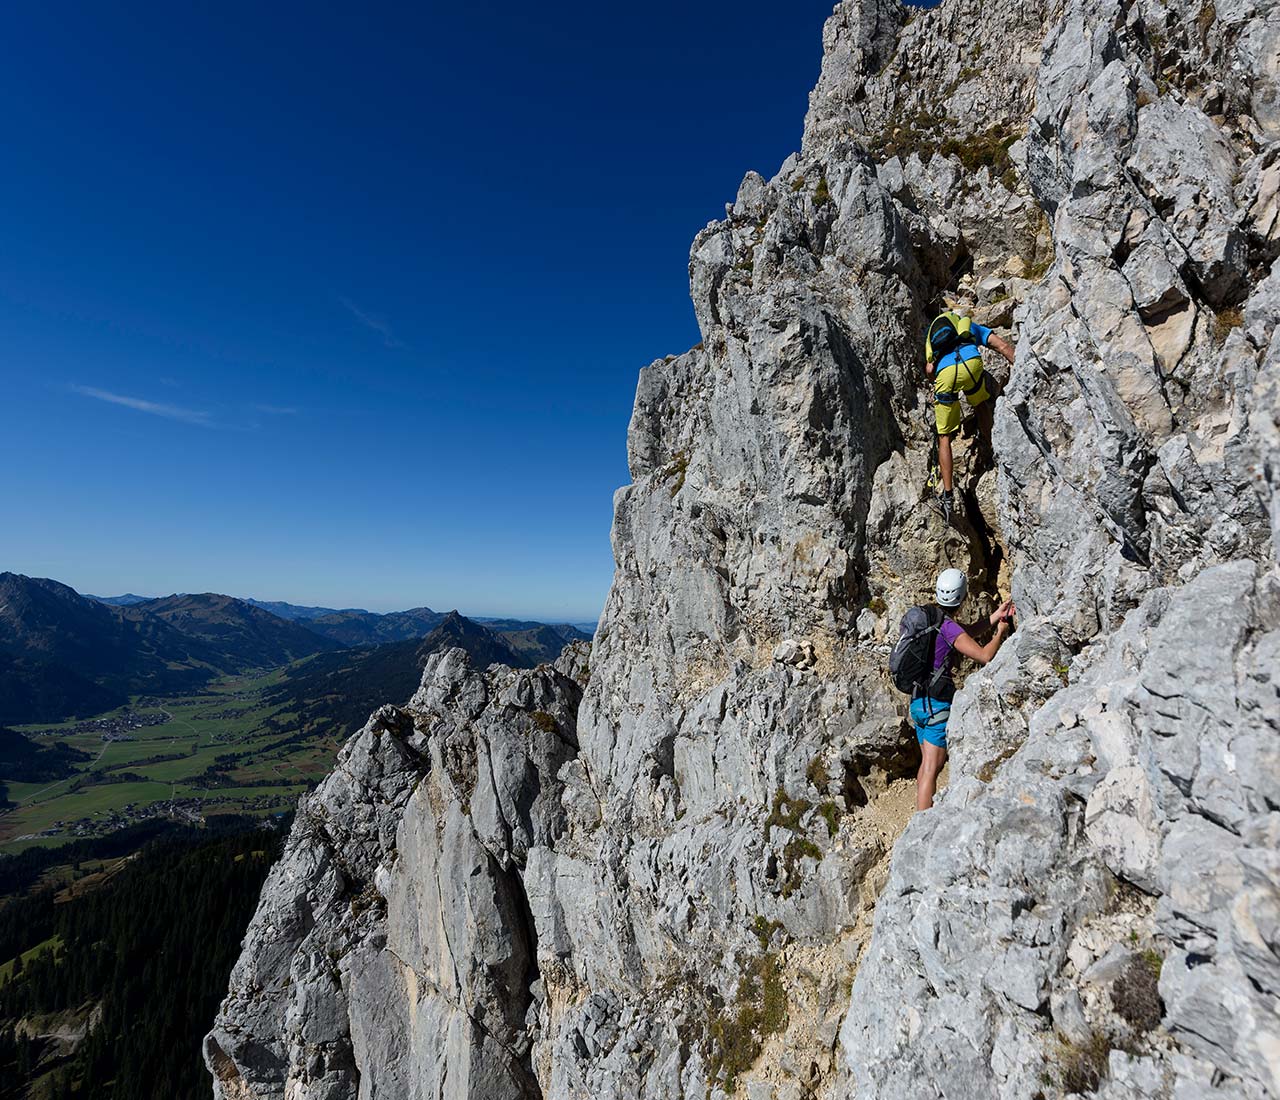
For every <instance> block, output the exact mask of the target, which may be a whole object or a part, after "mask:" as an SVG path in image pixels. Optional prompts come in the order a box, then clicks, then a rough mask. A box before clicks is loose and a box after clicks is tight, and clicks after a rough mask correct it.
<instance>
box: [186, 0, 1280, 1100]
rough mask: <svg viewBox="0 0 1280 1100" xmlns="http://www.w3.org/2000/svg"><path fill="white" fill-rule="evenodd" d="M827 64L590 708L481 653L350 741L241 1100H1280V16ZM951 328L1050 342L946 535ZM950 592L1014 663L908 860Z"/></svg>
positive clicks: (1023, 24)
mask: <svg viewBox="0 0 1280 1100" xmlns="http://www.w3.org/2000/svg"><path fill="white" fill-rule="evenodd" d="M824 46H825V56H824V63H823V69H822V73H821V77H820V79H819V82H818V86H817V88H816V90H815V91H814V93H813V96H812V98H811V103H810V112H809V116H808V119H807V121H806V126H805V137H804V144H803V148H802V150H801V151H800V152H799V153H798V154H796V155H794V156H792V157H790V158H789V159H788V160H787V161H786V163H785V164H783V166H782V168H781V169H780V170H779V172H778V173H777V174H776V175H775V176H774V177H773V178H772V179H771V180H765V179H764V178H763V177H761V176H759V175H756V174H754V173H751V174H748V176H747V177H746V179H745V180H744V181H743V184H742V187H741V188H740V190H739V193H738V196H737V199H736V201H735V202H734V203H732V204H731V205H730V206H729V207H728V208H727V210H726V216H725V219H724V220H723V221H720V222H716V223H713V224H711V225H709V226H708V227H707V228H706V229H705V230H704V231H703V232H702V233H700V234H699V235H698V237H697V239H696V240H695V242H694V245H693V249H692V253H691V259H690V283H691V289H692V295H693V299H694V304H695V307H696V310H697V314H698V318H699V321H700V324H701V328H702V334H703V342H702V344H701V345H699V347H697V348H695V349H694V350H692V351H690V352H688V353H686V354H685V355H682V356H678V357H672V358H669V359H667V360H662V361H659V362H656V363H654V364H652V365H651V366H649V367H647V368H645V369H644V370H643V371H642V372H641V376H640V383H639V387H638V391H637V395H636V404H635V412H634V414H633V417H632V422H631V426H630V429H629V433H628V453H629V456H630V466H631V475H632V484H631V485H629V486H628V487H626V488H624V489H622V490H620V491H619V493H618V495H617V497H616V500H615V520H614V531H613V545H614V553H615V558H616V563H617V571H616V575H615V580H614V585H613V588H612V591H611V593H610V596H609V599H608V603H607V606H606V608H605V613H604V616H603V618H602V620H601V624H600V628H599V631H598V633H597V635H596V638H595V641H594V644H593V646H592V648H591V652H590V667H589V668H588V667H587V659H586V654H585V651H584V650H572V649H571V650H569V651H567V652H566V654H565V656H564V657H562V658H561V660H560V661H559V662H557V665H556V666H554V667H552V666H543V667H541V668H539V669H536V670H532V671H519V672H517V671H512V670H510V669H505V668H502V667H501V666H492V667H490V668H489V669H488V670H485V671H481V670H478V669H475V668H472V667H471V665H470V664H469V662H468V661H467V659H466V658H465V656H464V655H463V654H462V653H461V652H460V651H456V650H455V651H450V652H448V653H444V654H440V655H437V656H435V657H433V658H432V659H431V660H430V662H429V663H428V665H427V668H426V670H425V673H424V676H423V680H422V686H421V688H420V690H419V691H418V693H417V694H416V695H415V696H414V698H413V699H412V700H411V701H410V702H409V704H408V705H407V706H406V707H404V708H396V707H384V708H382V709H381V710H379V711H378V712H377V713H376V714H375V715H374V717H373V718H372V719H371V720H370V723H369V725H367V726H366V727H365V729H364V730H362V731H361V732H360V733H359V734H358V735H356V737H355V738H353V740H352V741H351V742H350V744H349V745H348V747H347V748H346V749H345V750H344V752H343V754H342V757H341V759H340V761H339V764H338V767H337V770H336V771H335V772H334V774H333V775H332V776H331V777H330V778H329V779H328V780H327V781H326V782H325V783H324V784H322V786H321V787H320V788H318V789H317V791H316V792H315V793H314V794H313V795H311V796H310V797H309V798H308V799H307V801H306V802H305V804H304V805H303V806H302V808H301V809H300V812H299V815H298V820H297V823H296V824H295V827H294V833H293V835H292V836H291V838H290V842H289V845H288V848H287V850H286V852H285V855H284V857H283V858H282V860H281V862H280V864H279V865H278V866H277V867H276V869H275V871H274V872H273V874H272V876H271V878H270V880H269V881H268V883H267V886H266V887H265V888H264V891H263V897H262V902H261V904H260V908H259V911H258V914H257V915H256V917H255V918H254V922H253V924H252V926H251V927H250V929H249V933H248V935H247V938H246V941H245V948H244V953H243V955H242V958H241V960H240V962H239V964H238V965H237V968H236V970H235V972H234V973H233V975H232V978H231V989H230V993H229V995H228V998H227V1000H226V1002H225V1003H224V1005H223V1007H222V1010H221V1012H220V1014H219V1018H218V1021H217V1023H216V1025H215V1027H214V1030H213V1031H212V1032H211V1033H210V1035H209V1037H208V1038H207V1039H206V1046H205V1050H206V1060H207V1062H208V1064H209V1066H210V1069H211V1071H212V1072H213V1074H214V1078H215V1093H216V1094H217V1095H218V1096H220V1097H226V1098H229V1100H230V1098H262V1100H265V1098H273V1100H274V1098H281V1100H284V1098H288V1100H317V1098H325V1100H329V1098H333V1100H336V1098H339V1097H341V1098H348V1097H362V1098H364V1097H370V1098H371V1097H380V1096H381V1097H412V1098H419V1097H421V1098H427V1097H430V1098H441V1100H444V1098H448V1100H463V1098H474V1100H480V1098H507V1097H512V1098H516V1097H520V1098H524V1097H554V1098H556V1100H561V1098H579V1097H581V1098H588V1097H590V1098H592V1100H624V1098H626V1100H641V1098H648V1100H658V1098H664V1100H665V1098H668V1097H685V1098H689V1100H693V1098H698V1100H701V1098H709V1097H726V1096H731V1095H744V1096H748V1097H750V1098H751V1100H764V1098H771V1097H772V1098H776V1100H801V1098H807V1097H815V1096H816V1097H843V1096H854V1095H856V1096H857V1097H859V1098H866V1097H881V1098H884V1100H890V1098H892V1100H898V1098H914V1097H921V1098H943V1097H946V1098H955V1097H969V1096H972V1097H987V1096H991V1097H1002V1098H1003V1097H1008V1098H1014V1097H1017V1098H1020V1100H1025V1098H1029V1097H1036V1096H1040V1097H1042V1098H1044V1100H1050V1098H1052V1097H1058V1096H1064V1095H1067V1094H1071V1093H1079V1092H1085V1091H1097V1092H1099V1093H1100V1094H1101V1095H1105V1096H1109V1097H1176V1098H1178V1100H1193V1098H1195V1097H1199V1096H1205V1097H1208V1096H1214V1097H1240V1098H1250V1100H1252V1098H1260V1097H1265V1096H1275V1095H1280V1016H1277V1013H1276V1011H1275V1004H1276V1003H1277V1002H1276V998H1277V995H1278V994H1280V856H1277V851H1280V683H1278V681H1277V677H1278V676H1280V673H1278V672H1277V670H1278V669H1280V574H1278V573H1277V566H1276V558H1275V545H1276V541H1275V540H1276V536H1277V534H1278V533H1280V460H1278V459H1277V455H1278V454H1280V381H1278V380H1277V363H1278V361H1280V330H1278V328H1277V321H1278V320H1280V266H1275V265H1276V260H1277V256H1278V255H1280V159H1278V158H1280V12H1278V11H1277V9H1275V8H1274V7H1264V6H1263V5H1261V4H1256V3H1254V2H1253V0H1229V2H1223V3H1221V4H1218V5H1216V6H1215V5H1214V4H1208V3H1205V4H1204V5H1203V6H1199V5H1197V4H1188V3H1184V2H1182V0H1173V2H1170V3H1160V2H1158V0H1130V2H1128V3H1121V2H1119V0H1064V2H1056V0H1055V2H1043V3H1039V4H1037V3H1031V4H1021V5H1014V4H1010V3H1007V2H1005V0H996V2H993V3H978V2H977V0H946V2H945V3H944V4H943V5H942V6H941V7H940V8H938V9H936V10H932V11H915V10H910V9H904V8H902V7H900V6H899V5H898V4H897V3H896V0H846V2H845V3H842V4H840V5H839V6H837V8H836V9H835V12H834V14H833V15H832V17H831V19H830V20H829V21H828V23H827V27H826V30H825V33H824ZM979 46H981V49H979V48H978V47H979ZM922 74H928V78H927V79H924V78H922ZM944 303H952V304H957V305H959V306H961V307H962V308H964V309H966V310H970V311H972V312H973V313H974V315H975V316H977V317H978V318H979V319H980V320H983V319H985V320H986V321H988V322H989V323H991V324H992V325H994V326H996V327H997V328H1000V329H1001V330H1002V331H1004V332H1005V333H1006V334H1007V335H1008V336H1009V337H1010V338H1011V339H1014V340H1016V343H1017V356H1016V361H1015V363H1014V365H1013V366H1012V368H1011V369H1010V368H1007V367H1006V368H1004V369H1003V370H1002V369H999V368H998V367H997V366H996V365H995V364H994V363H992V362H991V361H990V359H988V365H989V367H990V368H991V374H992V375H993V377H995V378H996V379H997V381H998V382H999V383H1001V386H1002V395H1001V397H1000V399H999V401H998V403H997V404H996V409H995V427H994V431H993V433H992V443H993V447H991V448H987V447H985V446H984V445H983V444H982V442H981V441H980V440H979V439H977V438H976V437H975V438H974V439H973V440H972V441H970V440H968V439H966V438H961V439H960V440H957V443H956V470H957V475H956V476H957V490H958V492H957V497H958V505H959V512H958V516H957V518H956V520H955V522H954V525H953V526H951V527H946V526H944V525H943V524H942V522H941V520H940V519H939V518H938V516H937V515H936V514H935V513H934V512H933V511H932V509H931V508H930V501H931V490H930V489H929V488H928V485H927V479H928V475H929V467H930V444H931V441H932V426H931V425H932V409H931V407H930V404H929V401H928V397H927V390H926V388H925V386H924V378H923V372H922V347H921V343H922V341H921V334H922V332H923V330H924V327H925V325H926V324H927V321H928V319H929V318H930V317H931V316H932V315H933V314H934V313H935V312H936V311H937V310H938V309H939V308H941V306H942V305H943V304H944ZM966 434H967V433H966ZM953 565H954V566H959V567H961V568H963V569H965V570H966V571H967V572H968V573H969V574H970V578H971V583H972V586H973V592H974V597H973V599H972V601H971V602H972V604H974V605H975V606H974V607H973V608H972V610H973V613H974V617H975V618H976V617H977V616H978V614H979V613H980V612H983V611H986V610H989V609H990V607H991V606H992V601H993V600H994V599H995V597H996V595H997V593H998V592H1008V591H1010V590H1011V591H1012V594H1013V595H1014V597H1015V599H1016V600H1017V601H1018V604H1019V607H1020V610H1021V612H1022V621H1021V623H1020V626H1019V629H1018V631H1017V633H1016V634H1015V635H1014V636H1013V637H1012V639H1011V641H1010V642H1009V643H1007V644H1006V645H1005V646H1004V648H1003V649H1002V651H1001V652H1000V654H999V655H998V657H997V659H996V660H995V661H994V662H993V663H992V664H991V665H990V666H989V667H988V668H987V669H985V670H982V671H978V672H974V673H972V674H971V675H970V676H969V677H968V678H967V680H966V681H965V683H964V685H963V687H962V690H961V692H960V693H959V695H958V696H957V700H956V703H955V707H954V710H953V717H952V722H951V743H952V750H953V757H952V761H951V771H950V780H949V785H948V787H947V789H946V790H945V791H944V792H943V793H942V795H941V796H940V798H939V800H938V804H937V806H936V807H935V808H934V809H933V810H931V811H929V812H927V813H923V814H919V815H916V816H915V817H911V816H910V810H911V808H912V806H913V804H914V803H913V792H912V782H911V776H912V773H913V772H914V768H915V766H916V762H917V760H918V757H917V754H916V747H915V744H914V738H913V737H912V735H911V733H910V730H909V728H908V726H907V725H906V724H905V722H904V720H903V711H904V706H903V703H904V700H903V698H902V697H901V696H900V695H898V694H896V693H895V692H894V691H893V689H892V687H891V685H889V683H888V681H887V678H886V677H885V675H884V674H883V672H882V668H883V665H884V661H885V655H886V653H887V651H888V647H889V644H890V642H891V640H892V636H893V629H894V625H895V624H896V622H897V619H898V617H899V615H900V614H901V612H902V611H903V610H905V609H906V608H907V607H909V606H911V605H912V604H914V603H917V602H920V601H921V600H922V599H925V598H927V594H928V592H929V590H930V589H931V586H932V580H933V576H934V574H935V573H936V571H937V570H938V569H939V568H942V567H945V566H953ZM909 818H910V824H909V825H907V821H908V819H909ZM904 825H905V826H906V828H905V831H903V828H904Z"/></svg>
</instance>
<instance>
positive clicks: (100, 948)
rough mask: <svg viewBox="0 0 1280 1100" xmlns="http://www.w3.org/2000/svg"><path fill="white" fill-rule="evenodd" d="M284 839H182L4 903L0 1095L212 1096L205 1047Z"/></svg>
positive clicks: (241, 833)
mask: <svg viewBox="0 0 1280 1100" xmlns="http://www.w3.org/2000/svg"><path fill="white" fill-rule="evenodd" d="M286 831H287V830H286V829H285V828H282V827H280V826H279V825H276V826H275V827H271V828H263V827H261V826H260V825H258V824H257V823H251V822H249V821H247V820H244V821H242V822H240V823H238V825H237V826H235V827H233V828H232V829H231V830H230V831H224V830H220V831H219V832H218V833H215V834H214V835H210V834H209V832H208V831H207V830H194V829H191V830H184V831H183V832H182V833H180V834H176V835H169V836H164V837H162V838H160V839H157V840H155V841H153V842H151V843H150V844H149V845H147V846H146V847H145V848H143V849H142V850H141V851H140V852H139V853H138V854H137V855H136V856H134V857H132V858H129V859H128V860H126V861H125V862H124V863H123V864H122V865H121V866H120V867H119V868H118V869H117V871H116V873H114V874H112V875H111V877H110V878H109V879H107V880H106V881H103V882H102V883H101V884H99V885H96V886H95V885H90V886H88V887H86V888H81V887H80V884H78V883H73V884H72V885H71V887H62V888H61V889H60V888H59V887H58V886H53V885H51V886H47V887H44V888H41V889H38V890H35V891H34V892H29V893H26V894H25V895H23V896H19V897H12V898H9V899H8V900H6V901H4V902H2V903H0V963H3V964H4V965H3V966H2V967H0V1097H3V1098H5V1100H8V1098H10V1097H12V1098H14V1100H16V1098H18V1097H29V1098H30V1100H67V1098H71V1097H75V1098H80V1100H87V1098H89V1097H93V1098H94V1100H154V1098H155V1097H160V1096H163V1097H166V1098H172V1100H188V1098H190V1100H195V1098H197V1097H198V1098H201V1100H203V1098H204V1097H207V1096H208V1094H209V1089H210V1084H209V1078H208V1074H207V1072H206V1070H205V1068H204V1065H203V1063H202V1061H201V1057H200V1040H201V1037H202V1035H203V1034H204V1031H205V1030H206V1028H207V1026H208V1022H209V1021H210V1020H211V1019H212V1018H213V1016H214V1013H215V1012H216V1010H217V1006H218V1002H219V1001H220V1000H221V998H222V996H223V995H224V993H225V992H226V986H227V975H228V974H229V973H230V970H231V967H232V964H233V963H234V961H235V958H236V954H237V952H238V949H239V945H240V940H241V937H242V936H243V935H244V930H245V927H246V925H247V924H248V922H249V917H250V916H251V915H252V913H253V910H254V906H255V905H256V904H257V899H258V893H259V891H260V889H261V887H262V882H263V880H264V878H265V877H266V874H267V871H268V869H269V868H270V867H271V864H272V863H273V862H274V860H275V859H276V857H277V855H278V854H279V849H280V845H281V843H282V842H283V838H284V834H285V832H286ZM83 882H84V883H89V882H90V879H88V878H86V879H84V880H83ZM6 975H7V978H6ZM86 1027H87V1029H88V1031H87V1035H85V1037H84V1038H83V1039H81V1040H80V1041H78V1042H71V1041H68V1040H66V1039H63V1038H58V1037H56V1035H55V1033H62V1034H64V1035H65V1034H73V1033H75V1032H76V1031H77V1030H80V1029H84V1028H86Z"/></svg>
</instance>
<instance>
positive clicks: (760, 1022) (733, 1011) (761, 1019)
mask: <svg viewBox="0 0 1280 1100" xmlns="http://www.w3.org/2000/svg"><path fill="white" fill-rule="evenodd" d="M786 1026H787V991H786V989H785V988H784V987H783V984H782V976H781V974H780V972H779V969H778V959H777V956H776V955H773V954H770V953H766V954H763V955H760V956H758V957H756V958H754V959H750V960H748V961H746V962H745V963H744V964H743V967H742V972H741V975H740V976H739V979H738V990H737V994H736V996H735V998H734V1000H733V1003H732V1004H727V1005H723V1006H722V1007H719V1008H713V1009H712V1010H711V1011H710V1012H709V1013H708V1015H707V1027H706V1031H705V1033H704V1038H703V1056H704V1057H705V1058H706V1062H707V1079H708V1082H709V1083H710V1082H716V1083H718V1084H719V1085H720V1086H721V1087H722V1088H723V1089H724V1090H725V1092H727V1093H729V1094H730V1095H732V1094H733V1092H734V1090H735V1089H736V1088H737V1080H738V1075H739V1074H741V1073H744V1072H746V1071H747V1070H749V1069H750V1068H751V1067H752V1066H753V1065H755V1062H756V1059H757V1058H759V1057H760V1051H761V1050H762V1049H763V1047H764V1040H765V1038H766V1037H768V1036H769V1035H773V1034H774V1033H776V1032H779V1031H781V1030H782V1029H783V1028H785V1027H786Z"/></svg>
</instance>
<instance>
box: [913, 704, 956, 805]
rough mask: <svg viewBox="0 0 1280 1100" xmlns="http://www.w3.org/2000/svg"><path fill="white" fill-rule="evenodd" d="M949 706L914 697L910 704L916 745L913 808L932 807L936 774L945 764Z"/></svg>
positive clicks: (936, 783)
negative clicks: (918, 762) (917, 744)
mask: <svg viewBox="0 0 1280 1100" xmlns="http://www.w3.org/2000/svg"><path fill="white" fill-rule="evenodd" d="M950 717H951V707H950V705H949V704H947V703H940V702H938V700H936V699H927V698H916V699H913V700H912V701H911V721H912V722H914V723H915V727H916V741H918V742H919V744H920V769H919V771H917V772H916V809H917V810H927V809H928V808H929V807H930V806H932V805H933V793H934V791H935V790H936V789H937V786H938V773H939V772H940V771H942V765H943V764H945V763H946V761H947V719H948V718H950Z"/></svg>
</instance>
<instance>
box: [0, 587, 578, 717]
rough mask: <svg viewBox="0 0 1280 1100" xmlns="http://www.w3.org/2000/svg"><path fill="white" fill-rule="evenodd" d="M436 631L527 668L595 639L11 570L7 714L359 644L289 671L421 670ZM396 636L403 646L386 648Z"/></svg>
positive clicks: (110, 698) (0, 592) (5, 653)
mask: <svg viewBox="0 0 1280 1100" xmlns="http://www.w3.org/2000/svg"><path fill="white" fill-rule="evenodd" d="M437 631H441V633H439V634H437V635H436V637H435V642H434V644H433V648H432V649H430V650H429V652H434V650H435V649H438V648H443V647H444V646H446V645H447V644H450V643H449V639H450V638H451V637H452V638H456V639H458V641H457V642H456V643H455V644H461V645H462V647H463V648H464V649H467V650H468V652H469V653H470V654H471V656H472V659H473V660H475V661H476V662H477V663H479V664H481V665H486V664H489V663H492V662H493V661H501V662H503V663H507V664H512V665H515V666H517V667H530V666H532V665H534V664H538V663H540V662H542V661H546V660H553V659H554V658H555V657H556V656H558V655H559V652H560V650H561V649H563V648H564V646H565V645H567V644H568V643H570V642H573V641H579V640H586V639H589V638H590V634H589V633H587V632H586V631H583V630H580V629H578V628H577V627H575V626H572V625H569V624H560V625H548V624H545V623H538V622H530V621H524V620H515V619H493V620H490V621H489V622H487V623H485V624H483V625H482V624H480V623H477V622H475V621H473V620H469V619H466V618H464V617H463V616H461V615H459V614H458V613H457V612H456V611H455V612H449V613H445V612H438V611H433V610H432V609H430V608H426V607H422V608H413V609H410V610H408V611H398V612H391V613H388V614H378V613H375V612H371V611H365V610H363V609H360V608H347V609H341V610H340V609H335V608H321V607H303V606H299V605H295V604H288V603H283V602H279V601H277V602H268V601H257V600H243V599H238V598H236V597H234V596H225V595H221V594H218V593H212V592H205V593H188V594H181V595H173V596H163V597H157V598H148V597H142V596H137V595H134V594H132V593H126V594H125V595H121V596H108V597H97V596H83V595H81V594H80V593H78V592H76V591H75V589H73V588H71V587H70V586H68V585H65V584H62V583H60V582H58V581H54V580H49V579H42V578H32V577H26V576H22V575H21V574H17V573H0V724H5V723H7V724H11V725H23V724H28V723H40V722H59V721H63V720H65V719H68V718H83V717H88V716H91V715H95V714H101V713H103V712H104V711H107V710H111V709H113V708H115V707H119V706H122V705H123V704H124V703H125V702H127V701H128V699H129V697H130V696H132V695H174V694H180V693H183V692H193V691H198V690H200V689H202V688H203V687H204V686H205V685H207V684H208V683H209V682H210V681H212V680H214V679H216V678H218V677H220V676H225V675H231V674H238V673H243V672H248V671H251V670H256V669H267V668H276V667H281V666H294V665H295V664H296V663H298V662H305V661H306V659H308V658H316V657H319V656H323V655H331V654H334V653H336V651H339V650H347V649H353V648H359V649H363V650H369V651H370V653H369V654H365V655H363V656H358V655H348V656H346V657H344V658H342V659H341V660H339V661H336V662H334V663H333V664H332V666H316V667H308V666H307V665H305V664H304V665H300V666H299V667H298V668H296V669H294V668H292V667H291V669H290V672H291V674H293V673H297V674H299V675H302V676H305V677H306V678H307V682H308V683H317V677H320V676H322V675H323V674H327V675H329V676H330V677H331V678H332V677H336V676H338V673H339V671H340V670H342V669H345V670H347V672H348V674H349V676H352V677H359V676H360V675H368V676H369V677H370V679H371V680H373V681H381V682H386V683H391V682H398V681H397V680H394V678H393V679H392V680H390V681H389V680H387V675H389V673H388V672H387V670H389V669H391V668H392V667H394V668H396V669H397V670H398V672H397V675H398V676H399V678H400V679H403V678H404V677H405V676H411V675H416V674H417V673H419V672H420V671H421V662H422V661H424V660H425V655H422V654H420V653H419V650H421V649H422V648H423V647H422V646H421V645H419V644H418V643H422V642H424V640H425V639H427V638H428V637H429V636H431V635H433V632H437ZM406 643H408V644H407V645H406ZM388 646H399V647H400V649H393V650H391V651H389V652H387V653H382V654H377V653H376V652H375V651H376V650H377V649H381V648H384V647H388ZM419 658H421V659H419ZM380 669H381V670H382V671H381V672H380V671H379V670H380ZM286 679H288V677H287V678H286ZM340 679H341V677H339V680H340ZM353 683H354V681H351V682H347V681H343V684H345V686H342V685H341V684H338V683H337V681H334V684H335V686H334V691H337V692H339V694H343V695H344V696H350V697H352V698H358V699H362V698H363V696H364V692H363V690H359V689H358V688H357V687H355V686H352V685H353ZM413 686H416V683H415V684H414V685H411V686H410V691H411V690H412V687H413ZM330 694H333V692H330ZM379 701H382V699H381V697H380V698H379Z"/></svg>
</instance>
